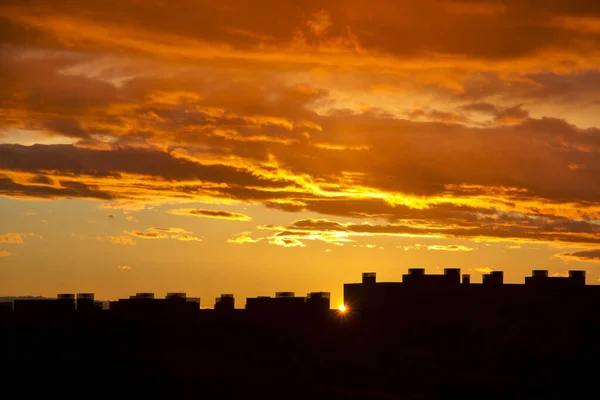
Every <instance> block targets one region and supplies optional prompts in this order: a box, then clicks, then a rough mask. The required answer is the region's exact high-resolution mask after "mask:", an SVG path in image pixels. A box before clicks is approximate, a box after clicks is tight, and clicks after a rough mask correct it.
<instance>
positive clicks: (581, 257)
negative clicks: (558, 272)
mask: <svg viewBox="0 0 600 400" xmlns="http://www.w3.org/2000/svg"><path fill="white" fill-rule="evenodd" d="M555 257H558V258H562V259H563V260H565V261H584V262H596V263H597V262H600V250H583V251H574V252H570V253H559V254H555Z"/></svg>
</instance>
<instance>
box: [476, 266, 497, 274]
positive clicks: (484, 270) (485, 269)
mask: <svg viewBox="0 0 600 400" xmlns="http://www.w3.org/2000/svg"><path fill="white" fill-rule="evenodd" d="M475 271H477V272H481V273H482V274H491V273H492V272H493V271H494V270H493V269H491V268H490V267H483V268H475Z"/></svg>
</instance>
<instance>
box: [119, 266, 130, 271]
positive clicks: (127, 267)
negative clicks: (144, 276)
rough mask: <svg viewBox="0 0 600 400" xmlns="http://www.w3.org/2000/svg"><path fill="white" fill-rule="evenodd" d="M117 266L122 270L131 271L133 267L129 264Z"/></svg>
mask: <svg viewBox="0 0 600 400" xmlns="http://www.w3.org/2000/svg"><path fill="white" fill-rule="evenodd" d="M117 268H118V269H120V270H121V271H130V270H132V269H133V268H131V266H129V265H119V266H117Z"/></svg>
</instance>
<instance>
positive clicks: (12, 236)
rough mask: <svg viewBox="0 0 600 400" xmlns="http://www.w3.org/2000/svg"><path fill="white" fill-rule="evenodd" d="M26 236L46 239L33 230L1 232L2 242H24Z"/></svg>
mask: <svg viewBox="0 0 600 400" xmlns="http://www.w3.org/2000/svg"><path fill="white" fill-rule="evenodd" d="M26 237H35V238H38V239H44V237H43V236H42V235H39V234H37V233H33V232H27V233H16V232H8V233H4V234H0V243H10V244H23V243H24V240H23V239H24V238H26Z"/></svg>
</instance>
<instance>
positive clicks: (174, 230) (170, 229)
mask: <svg viewBox="0 0 600 400" xmlns="http://www.w3.org/2000/svg"><path fill="white" fill-rule="evenodd" d="M148 230H149V231H155V232H167V233H188V231H186V230H185V229H182V228H173V227H169V228H161V227H152V228H150V229H148Z"/></svg>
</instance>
